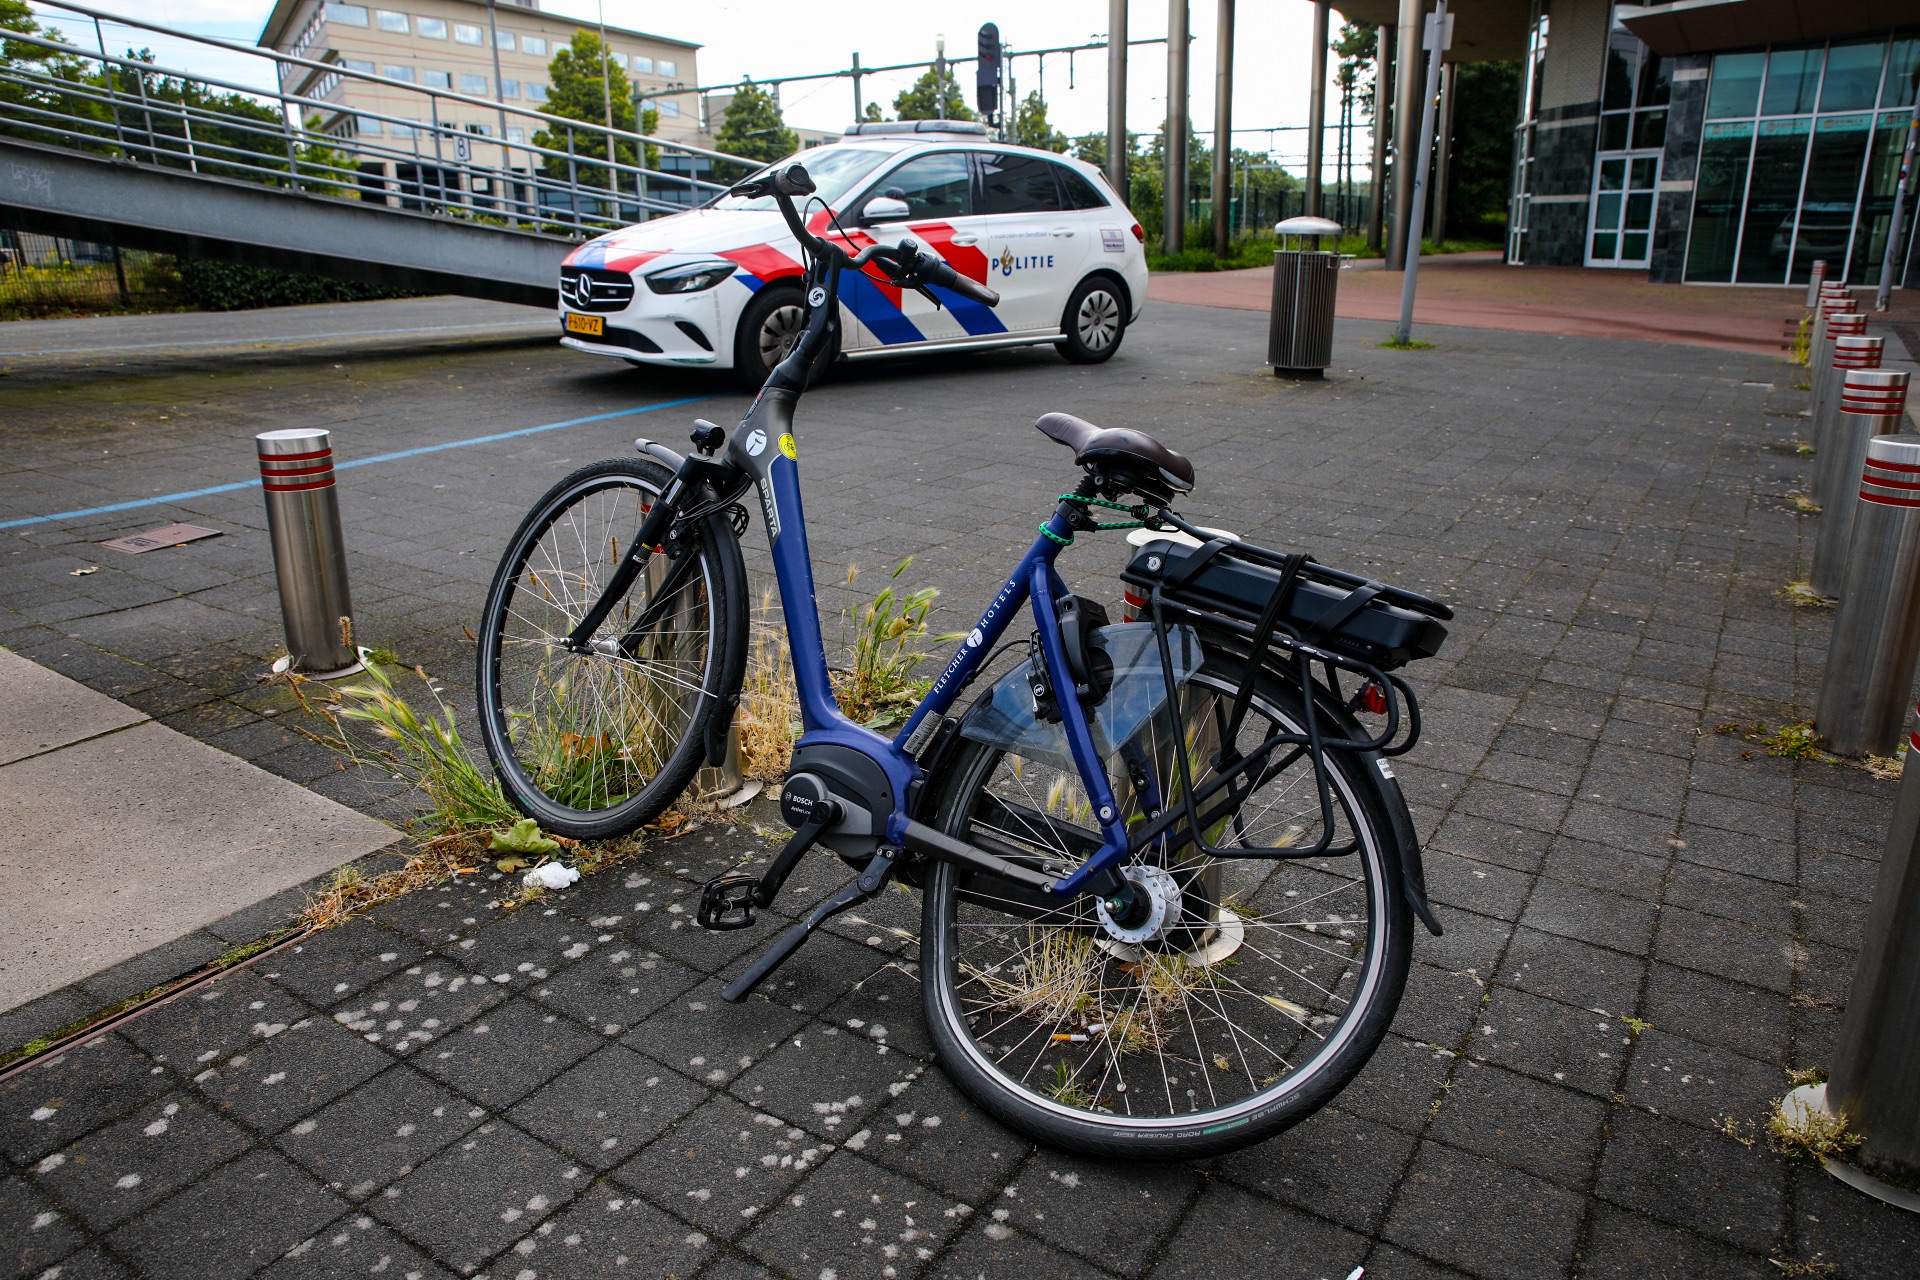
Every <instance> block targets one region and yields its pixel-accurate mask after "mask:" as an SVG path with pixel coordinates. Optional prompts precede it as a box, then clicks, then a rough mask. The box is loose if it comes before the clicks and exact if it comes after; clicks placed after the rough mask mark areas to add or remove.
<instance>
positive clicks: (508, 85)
mask: <svg viewBox="0 0 1920 1280" xmlns="http://www.w3.org/2000/svg"><path fill="white" fill-rule="evenodd" d="M500 96H501V97H503V98H517V97H519V96H520V82H519V81H518V80H502V81H501V82H500Z"/></svg>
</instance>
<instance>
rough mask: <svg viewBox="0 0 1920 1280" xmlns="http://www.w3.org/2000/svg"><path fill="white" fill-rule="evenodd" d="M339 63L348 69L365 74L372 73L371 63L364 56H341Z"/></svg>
mask: <svg viewBox="0 0 1920 1280" xmlns="http://www.w3.org/2000/svg"><path fill="white" fill-rule="evenodd" d="M340 65H341V66H343V67H345V68H346V69H347V70H349V71H359V72H363V73H365V74H366V75H372V74H373V64H372V63H371V62H368V61H367V60H366V59H365V58H342V59H340Z"/></svg>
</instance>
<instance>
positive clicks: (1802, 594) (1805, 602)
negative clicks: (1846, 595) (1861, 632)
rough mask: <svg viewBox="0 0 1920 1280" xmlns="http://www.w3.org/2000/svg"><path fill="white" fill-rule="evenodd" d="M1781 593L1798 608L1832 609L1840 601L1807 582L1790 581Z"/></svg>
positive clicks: (1806, 508) (1803, 508) (1816, 509)
mask: <svg viewBox="0 0 1920 1280" xmlns="http://www.w3.org/2000/svg"><path fill="white" fill-rule="evenodd" d="M1800 509H1801V510H1802V511H1806V510H1809V509H1811V510H1814V511H1818V510H1819V509H1820V508H1819V507H1817V506H1815V507H1810V508H1809V507H1801V508H1800ZM1780 594H1781V595H1783V596H1785V597H1786V598H1787V603H1788V604H1790V605H1792V606H1793V607H1794V608H1796V609H1831V608H1833V606H1834V605H1835V604H1836V603H1838V602H1837V601H1835V600H1834V599H1833V598H1832V597H1830V596H1823V595H1821V594H1820V593H1819V592H1817V591H1815V590H1814V589H1813V588H1812V587H1811V586H1809V585H1808V584H1807V583H1805V582H1789V583H1788V584H1787V585H1786V586H1784V587H1782V588H1780Z"/></svg>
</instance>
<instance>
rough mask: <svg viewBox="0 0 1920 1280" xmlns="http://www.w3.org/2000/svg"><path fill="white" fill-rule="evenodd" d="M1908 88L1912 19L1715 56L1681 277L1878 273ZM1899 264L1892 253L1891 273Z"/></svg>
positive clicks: (1914, 53) (1797, 279)
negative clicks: (1866, 33)
mask: <svg viewBox="0 0 1920 1280" xmlns="http://www.w3.org/2000/svg"><path fill="white" fill-rule="evenodd" d="M1609 76H1610V78H1609V85H1608V88H1609V92H1611V89H1612V83H1611V70H1610V72H1609ZM1916 88H1920V34H1914V33H1909V32H1901V33H1895V34H1894V35H1893V36H1891V37H1887V36H1880V37H1870V38H1865V39H1853V40H1841V41H1834V42H1832V43H1829V44H1817V45H1807V46H1801V47H1792V48H1771V49H1764V50H1760V51H1757V52H1747V53H1723V54H1718V55H1716V56H1715V57H1714V60H1713V70H1712V79H1711V81H1710V83H1709V86H1708V90H1707V108H1706V123H1705V126H1704V129H1703V135H1702V139H1701V146H1700V167H1699V173H1698V176H1697V179H1696V181H1695V186H1694V198H1693V223H1692V229H1691V232H1690V234H1689V237H1688V240H1687V257H1686V279H1687V280H1688V281H1689V282H1690V283H1718V284H1763V285H1766V284H1771V285H1780V284H1799V283H1804V282H1805V281H1806V279H1807V277H1808V274H1809V273H1810V271H1811V269H1812V266H1813V262H1814V260H1815V259H1824V260H1825V261H1826V262H1827V264H1828V270H1829V272H1831V273H1835V274H1836V275H1838V274H1840V273H1844V276H1845V278H1846V279H1848V280H1854V281H1860V280H1866V279H1868V278H1869V277H1872V278H1876V279H1877V278H1878V275H1879V271H1880V261H1881V256H1882V254H1883V253H1884V252H1885V249H1886V243H1887V236H1888V234H1889V232H1890V230H1891V228H1890V226H1889V223H1890V222H1891V220H1892V216H1893V194H1894V188H1895V186H1896V185H1897V184H1898V182H1899V180H1900V157H1901V152H1902V150H1903V148H1904V147H1905V145H1906V134H1907V123H1908V120H1909V119H1910V117H1911V115H1912V112H1913V101H1914V93H1915V91H1916ZM1663 100H1664V99H1663ZM1615 128H1616V132H1617V131H1618V128H1619V126H1616V127H1615ZM1634 128H1636V129H1637V128H1638V110H1637V108H1636V118H1635V122H1634ZM1603 132H1604V127H1603ZM1636 141H1637V138H1636ZM1602 147H1603V152H1602V154H1603V156H1604V155H1605V154H1606V153H1605V151H1604V147H1605V142H1604V141H1603V143H1602ZM1915 203H1920V202H1909V206H1908V209H1907V214H1906V219H1905V221H1906V225H1905V226H1904V227H1902V228H1901V232H1900V237H1899V238H1900V241H1901V245H1902V250H1901V258H1902V259H1904V258H1905V256H1906V249H1907V248H1910V247H1911V242H1912V239H1913V212H1914V204H1915ZM1597 244H1598V232H1597V231H1596V247H1597ZM1904 271H1905V263H1904V261H1903V260H1902V261H1896V263H1895V279H1896V280H1898V279H1900V278H1901V276H1902V274H1903V272H1904Z"/></svg>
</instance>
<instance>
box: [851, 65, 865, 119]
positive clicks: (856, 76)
mask: <svg viewBox="0 0 1920 1280" xmlns="http://www.w3.org/2000/svg"><path fill="white" fill-rule="evenodd" d="M853 118H854V120H855V121H860V120H864V119H866V118H867V108H866V105H865V104H864V103H862V102H861V101H860V55H859V54H858V53H855V54H854V55H853Z"/></svg>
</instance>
